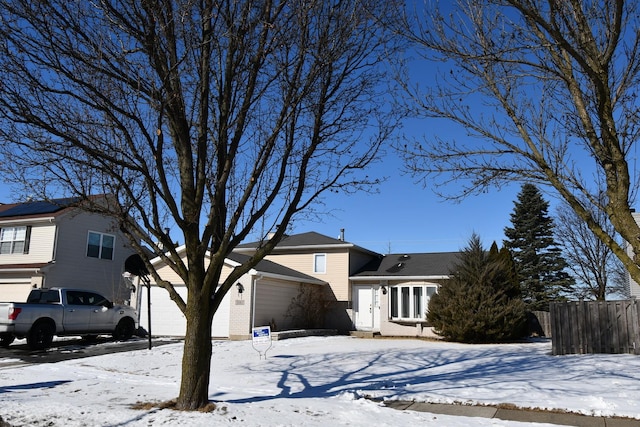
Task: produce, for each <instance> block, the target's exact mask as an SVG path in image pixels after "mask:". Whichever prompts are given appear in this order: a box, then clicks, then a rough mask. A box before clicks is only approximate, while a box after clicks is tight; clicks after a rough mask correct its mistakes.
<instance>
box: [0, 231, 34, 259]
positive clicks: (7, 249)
mask: <svg viewBox="0 0 640 427" xmlns="http://www.w3.org/2000/svg"><path fill="white" fill-rule="evenodd" d="M30 232H31V227H27V226H24V225H23V226H19V227H4V228H2V229H0V254H26V253H29V235H30V234H31V233H30Z"/></svg>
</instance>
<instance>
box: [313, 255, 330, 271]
mask: <svg viewBox="0 0 640 427" xmlns="http://www.w3.org/2000/svg"><path fill="white" fill-rule="evenodd" d="M313 272H314V273H320V274H324V273H326V272H327V254H313Z"/></svg>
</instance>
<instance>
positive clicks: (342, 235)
mask: <svg viewBox="0 0 640 427" xmlns="http://www.w3.org/2000/svg"><path fill="white" fill-rule="evenodd" d="M338 239H339V240H342V241H343V242H344V228H341V229H340V236H338Z"/></svg>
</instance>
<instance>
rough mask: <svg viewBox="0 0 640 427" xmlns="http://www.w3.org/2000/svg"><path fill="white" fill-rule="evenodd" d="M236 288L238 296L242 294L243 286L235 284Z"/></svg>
mask: <svg viewBox="0 0 640 427" xmlns="http://www.w3.org/2000/svg"><path fill="white" fill-rule="evenodd" d="M236 288H237V289H238V293H239V294H241V293H243V292H244V286H242V283H240V282H238V283H236Z"/></svg>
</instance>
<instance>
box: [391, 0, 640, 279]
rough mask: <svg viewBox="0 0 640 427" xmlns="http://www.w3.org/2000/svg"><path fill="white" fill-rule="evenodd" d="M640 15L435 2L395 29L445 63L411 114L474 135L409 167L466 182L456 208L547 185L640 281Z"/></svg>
mask: <svg viewBox="0 0 640 427" xmlns="http://www.w3.org/2000/svg"><path fill="white" fill-rule="evenodd" d="M637 11H638V2H637V1H623V0H615V1H559V0H550V1H540V0H499V1H493V0H491V1H489V0H480V1H470V0H460V1H457V2H455V4H452V3H449V2H444V3H442V6H439V5H438V3H437V2H429V3H428V5H427V6H426V7H425V9H424V10H421V11H418V12H417V13H415V14H414V15H410V16H409V15H407V18H406V19H405V20H404V22H403V24H402V25H397V24H394V25H396V29H397V30H398V31H400V32H402V33H403V34H404V35H405V36H407V37H408V38H409V39H410V40H411V41H413V42H414V43H415V46H416V48H417V49H418V51H419V52H421V53H423V54H424V55H425V57H426V58H428V59H429V60H436V61H438V62H437V63H436V62H431V64H434V66H435V64H440V65H439V73H438V75H437V77H435V79H434V81H433V85H432V86H431V87H430V88H428V89H427V90H422V89H421V88H419V87H416V86H411V85H409V84H406V85H405V88H406V90H407V91H408V93H409V94H411V95H413V96H412V101H413V104H412V107H414V108H416V110H417V111H418V114H420V115H422V116H423V117H430V118H436V119H445V120H447V121H450V122H453V123H455V124H457V125H459V126H460V129H463V130H465V131H466V133H467V135H468V138H466V139H464V140H461V139H458V140H456V141H445V140H442V139H440V138H438V137H437V136H436V137H434V138H433V139H431V140H425V141H423V142H422V145H420V144H417V145H416V146H406V147H401V149H402V150H403V151H404V152H405V154H407V162H408V165H409V169H410V170H411V171H413V172H414V173H416V174H417V175H418V176H422V177H424V178H426V177H432V176H435V177H439V178H442V179H443V180H442V181H439V182H438V183H439V184H447V183H449V182H453V181H455V182H456V184H458V187H457V188H460V187H459V185H461V184H466V185H465V186H464V187H463V188H462V189H461V190H460V192H457V193H455V194H452V193H449V194H444V195H445V196H447V197H453V198H456V197H465V196H467V195H469V194H472V193H475V192H481V191H483V190H486V189H487V188H488V187H491V186H497V187H500V186H501V185H504V184H507V183H509V182H513V181H524V182H531V183H537V184H543V185H548V186H550V187H551V188H552V189H553V190H554V191H555V192H556V194H557V195H559V196H560V197H561V198H562V199H564V200H565V201H566V202H567V203H568V205H569V206H571V208H572V209H573V210H574V211H575V212H576V214H577V215H578V216H579V217H580V218H581V219H582V221H584V222H585V223H586V224H587V225H588V227H589V229H590V230H591V231H592V232H593V233H594V234H595V235H596V236H597V237H598V238H599V239H600V240H601V241H603V242H604V243H605V244H606V245H607V247H609V248H610V249H611V250H612V251H613V253H614V254H615V255H616V256H617V257H618V258H619V259H620V260H621V262H622V263H623V264H624V266H625V268H626V269H627V270H628V271H629V273H630V274H631V276H632V277H633V278H634V279H635V280H636V281H639V280H640V268H639V267H638V261H639V259H638V255H639V254H640V228H639V227H638V225H637V224H636V222H635V221H634V219H633V217H632V215H631V206H632V204H633V203H634V201H635V197H636V191H637V188H638V176H637V174H635V170H634V169H633V168H631V167H630V165H631V164H632V162H633V160H634V157H633V156H634V155H635V146H636V145H637V142H638V137H639V135H640V133H639V132H640V120H639V117H640V113H639V109H638V94H639V93H640V92H639V90H638V89H639V86H640V51H639V49H640V15H638V12H637ZM404 81H405V82H407V81H408V80H404ZM597 183H602V184H603V185H602V186H598V185H597ZM601 192H604V193H605V194H606V195H607V199H606V200H607V203H606V204H605V205H604V206H601V207H599V208H601V209H602V210H603V211H604V212H606V214H607V217H608V218H609V221H610V223H611V224H612V225H613V229H614V230H615V231H616V232H617V233H619V235H620V236H622V238H624V240H626V241H627V242H629V243H630V244H631V245H632V246H633V249H634V253H635V255H633V256H629V255H628V254H627V252H626V251H625V248H624V247H623V246H622V245H620V243H619V241H618V240H617V239H616V238H615V237H616V236H614V235H612V234H611V233H610V232H609V231H608V230H607V229H604V228H602V227H601V225H600V224H599V223H598V221H596V219H594V218H593V216H592V212H593V209H591V207H592V206H598V201H599V199H598V194H600V193H601Z"/></svg>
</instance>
